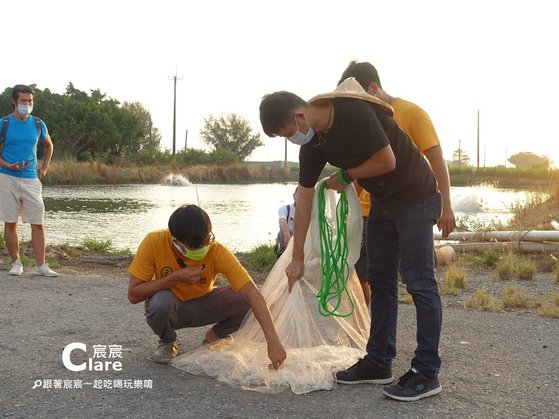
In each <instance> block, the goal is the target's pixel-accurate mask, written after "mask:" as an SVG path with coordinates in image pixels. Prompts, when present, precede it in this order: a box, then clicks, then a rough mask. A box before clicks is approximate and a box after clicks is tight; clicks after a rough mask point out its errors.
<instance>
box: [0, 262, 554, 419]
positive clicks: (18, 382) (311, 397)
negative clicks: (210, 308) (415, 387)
mask: <svg viewBox="0 0 559 419" xmlns="http://www.w3.org/2000/svg"><path fill="white" fill-rule="evenodd" d="M59 271H60V273H61V274H62V276H61V277H59V278H54V279H52V278H43V277H35V276H32V275H31V274H29V273H25V274H24V275H23V276H22V277H20V278H14V277H10V276H8V275H7V272H6V271H5V270H3V272H2V273H0V284H1V285H0V286H1V289H2V295H3V297H4V303H3V307H2V310H1V311H0V325H1V326H0V327H1V331H2V339H1V340H0V357H1V359H2V368H1V377H2V380H1V381H2V385H1V387H0V412H1V414H2V416H3V417H18V418H34V417H37V418H46V417H49V418H50V417H60V418H63V417H68V418H81V417H88V418H91V417H104V418H112V417H115V418H117V417H118V418H121V417H135V418H136V417H138V418H141V417H164V416H166V417H189V418H190V417H193V418H198V417H243V418H268V417H271V418H275V417H277V418H279V417H281V418H286V417H289V418H291V417H308V418H314V417H326V416H334V417H339V416H344V417H347V418H364V417H367V418H369V417H370V418H374V417H379V418H380V417H400V418H401V417H404V418H423V417H430V418H439V417H440V418H443V417H444V418H448V417H471V418H488V417H489V418H502V417H506V418H513V417H538V418H552V417H555V418H557V417H559V413H558V412H559V397H558V394H559V393H558V388H559V378H558V377H559V361H558V355H559V350H558V348H559V319H552V318H543V317H539V316H536V315H535V314H534V313H533V310H523V311H515V312H507V311H501V312H484V311H480V310H474V309H465V308H464V307H463V299H464V298H467V295H470V294H471V293H473V291H474V290H475V288H477V287H478V286H481V285H487V286H488V289H489V290H490V292H491V293H492V294H493V295H495V296H498V292H499V288H500V287H502V286H503V282H502V281H496V280H495V279H494V275H493V273H489V272H483V271H478V272H474V273H470V274H469V284H470V285H469V286H468V289H467V294H466V296H460V297H445V306H446V308H445V310H444V314H443V315H444V324H443V333H442V339H441V345H440V350H441V356H442V359H443V368H442V370H441V374H440V380H441V384H442V386H443V391H442V393H441V394H440V395H438V396H435V397H432V398H429V399H424V400H421V401H418V402H413V403H403V402H396V401H392V400H389V399H386V398H385V397H383V396H382V394H381V391H382V387H380V386H375V385H359V386H342V385H338V386H337V387H336V388H335V389H334V390H332V391H320V392H314V393H310V394H305V395H294V394H293V393H291V392H290V391H289V390H286V391H284V392H283V393H280V394H276V395H266V394H260V393H254V392H250V391H243V390H240V389H235V388H230V387H228V386H226V385H223V384H220V383H219V382H217V381H216V380H214V379H212V378H207V377H199V376H193V375H189V374H187V373H185V372H183V371H180V370H177V369H175V368H173V367H169V366H162V365H156V364H153V363H150V362H148V361H146V360H145V357H146V356H147V355H148V354H150V353H151V352H152V351H153V350H154V349H155V346H156V343H157V342H156V338H155V337H154V335H153V334H152V333H151V331H150V330H149V328H148V326H147V325H146V323H145V321H144V318H143V310H142V305H141V304H140V305H132V304H130V303H129V302H128V300H127V298H126V289H127V284H128V278H127V275H126V272H125V270H124V269H114V268H108V267H103V266H99V267H89V268H84V267H69V266H66V267H62V268H60V269H59ZM511 284H513V282H507V283H506V284H505V285H511ZM520 286H523V287H525V288H526V289H527V293H528V294H530V295H531V296H532V295H533V296H534V298H537V297H538V296H539V295H543V294H548V293H550V292H557V291H559V285H558V284H557V282H555V281H554V280H553V278H552V276H551V274H538V276H537V277H536V278H535V279H534V280H533V281H530V282H527V281H521V283H520ZM204 331H205V330H204V329H193V330H188V331H185V330H183V331H181V332H180V334H179V337H180V340H181V346H182V348H183V349H186V350H187V349H191V348H194V347H195V346H196V345H198V344H199V343H200V341H201V339H202V336H203V334H204ZM414 340H415V315H414V310H413V306H410V305H405V304H401V305H400V318H399V328H398V356H397V358H396V360H395V363H394V372H395V374H396V375H397V376H399V375H401V374H403V373H404V372H405V371H406V370H407V369H408V368H409V360H410V359H411V357H412V354H413V349H414V347H415V343H414ZM71 342H82V343H84V344H86V345H87V356H85V354H84V356H83V357H82V358H83V359H82V358H80V351H75V353H74V356H73V357H72V360H73V362H75V363H80V362H82V361H84V360H85V358H87V357H90V356H91V354H92V352H93V349H92V348H93V345H105V346H106V347H108V346H109V345H113V344H116V345H122V359H121V360H120V361H121V362H122V370H121V371H112V370H111V371H82V372H72V371H69V370H67V369H66V368H65V367H64V366H63V364H62V361H61V354H62V350H63V348H64V347H65V346H66V345H67V344H69V343H71ZM76 354H77V355H76ZM82 354H83V353H82ZM48 380H51V381H50V384H51V385H52V387H53V388H50V389H46V388H43V387H44V386H45V385H48V383H49V381H48ZM80 380H81V382H82V387H83V388H81V389H80V388H74V387H76V386H77V385H78V384H79V382H80ZM99 380H100V381H99ZM119 380H121V381H119ZM128 380H129V381H128ZM39 382H40V383H39ZM96 382H97V383H99V382H101V383H102V385H101V387H102V388H95V387H94V385H93V384H94V383H96ZM109 382H110V383H113V385H114V383H117V384H118V383H122V384H123V387H126V386H130V387H132V388H106V383H109ZM88 383H92V384H88ZM150 384H151V388H140V387H144V386H148V387H149V386H150ZM56 386H62V388H56ZM65 386H68V387H71V388H64V387H65ZM33 387H36V388H33Z"/></svg>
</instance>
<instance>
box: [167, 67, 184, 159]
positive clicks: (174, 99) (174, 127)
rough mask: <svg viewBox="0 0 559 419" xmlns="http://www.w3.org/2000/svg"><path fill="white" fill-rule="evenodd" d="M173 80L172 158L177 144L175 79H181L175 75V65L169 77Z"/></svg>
mask: <svg viewBox="0 0 559 419" xmlns="http://www.w3.org/2000/svg"><path fill="white" fill-rule="evenodd" d="M169 80H173V160H174V159H175V153H176V148H177V147H176V145H177V80H182V77H177V68H176V67H175V75H174V76H173V77H169Z"/></svg>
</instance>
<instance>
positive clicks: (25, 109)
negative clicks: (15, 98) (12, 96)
mask: <svg viewBox="0 0 559 419" xmlns="http://www.w3.org/2000/svg"><path fill="white" fill-rule="evenodd" d="M32 111H33V105H25V104H19V105H17V112H18V113H19V114H20V115H25V116H27V115H29V114H30V113H31V112H32Z"/></svg>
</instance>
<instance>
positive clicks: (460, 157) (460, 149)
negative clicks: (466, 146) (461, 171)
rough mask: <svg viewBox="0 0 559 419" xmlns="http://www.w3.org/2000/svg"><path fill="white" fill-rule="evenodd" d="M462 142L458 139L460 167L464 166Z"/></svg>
mask: <svg viewBox="0 0 559 419" xmlns="http://www.w3.org/2000/svg"><path fill="white" fill-rule="evenodd" d="M461 142H462V140H460V139H458V167H460V166H461V165H462V147H461V145H460V143H461Z"/></svg>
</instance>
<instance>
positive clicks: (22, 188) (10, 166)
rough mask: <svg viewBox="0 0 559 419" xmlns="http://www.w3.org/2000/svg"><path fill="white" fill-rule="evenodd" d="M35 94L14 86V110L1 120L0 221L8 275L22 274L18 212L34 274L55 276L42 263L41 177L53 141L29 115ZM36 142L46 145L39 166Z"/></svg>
mask: <svg viewBox="0 0 559 419" xmlns="http://www.w3.org/2000/svg"><path fill="white" fill-rule="evenodd" d="M34 96H35V92H34V91H33V90H32V89H31V88H30V87H29V86H25V85H21V84H18V85H16V86H14V88H13V89H12V106H13V108H14V112H13V113H12V114H10V115H8V116H6V117H4V118H2V120H1V121H0V133H1V135H0V196H2V199H1V200H0V220H2V221H4V239H5V241H6V247H7V248H8V252H9V253H10V256H11V258H12V268H11V270H10V275H17V276H19V275H21V274H22V273H23V265H22V263H21V261H20V258H19V237H18V233H17V224H18V217H19V214H21V216H22V221H23V222H26V223H30V224H31V243H32V246H33V253H34V254H35V259H36V264H37V269H36V274H37V275H43V276H58V274H57V273H56V272H54V271H53V270H52V269H50V268H49V266H48V265H47V264H46V263H45V250H46V242H45V231H44V229H43V221H44V213H45V205H44V203H43V197H42V194H41V192H42V184H41V179H43V178H44V177H45V175H46V174H47V170H48V167H49V164H50V160H51V158H52V153H53V144H52V140H51V138H50V136H49V133H48V130H47V127H46V125H45V123H44V122H43V121H41V120H40V119H39V118H36V117H34V116H31V112H32V111H33V99H34ZM38 142H41V144H43V145H44V147H45V151H44V156H43V163H42V165H41V166H38V165H37V144H38Z"/></svg>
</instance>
